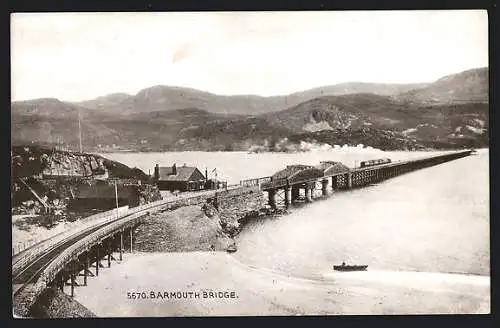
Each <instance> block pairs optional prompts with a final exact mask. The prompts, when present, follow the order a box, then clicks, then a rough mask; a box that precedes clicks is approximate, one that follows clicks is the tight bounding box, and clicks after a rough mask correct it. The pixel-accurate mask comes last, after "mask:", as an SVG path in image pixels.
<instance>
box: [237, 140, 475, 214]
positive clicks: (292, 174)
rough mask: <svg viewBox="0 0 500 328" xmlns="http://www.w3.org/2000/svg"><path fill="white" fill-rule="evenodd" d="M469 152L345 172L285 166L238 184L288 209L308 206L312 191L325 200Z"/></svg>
mask: <svg viewBox="0 0 500 328" xmlns="http://www.w3.org/2000/svg"><path fill="white" fill-rule="evenodd" d="M472 152H473V150H466V151H460V152H453V153H447V154H441V155H435V156H431V157H423V158H418V159H411V160H405V161H396V162H391V163H387V164H380V165H374V166H367V167H359V168H349V167H347V166H346V165H344V164H342V163H340V162H334V161H323V162H320V163H319V164H318V165H316V166H312V165H289V166H287V167H286V168H285V169H283V170H281V171H279V172H276V173H275V174H274V175H272V176H270V177H265V178H258V179H251V180H245V181H242V183H243V184H257V185H259V186H260V188H261V190H262V191H264V192H266V193H267V197H268V204H269V205H270V206H271V207H272V208H277V207H279V206H280V205H281V206H284V207H288V206H290V205H291V204H294V203H295V202H297V201H299V200H305V201H306V202H311V201H312V200H313V198H314V197H315V194H316V193H315V191H316V190H321V196H327V195H329V194H330V192H335V191H338V190H347V189H353V188H359V187H363V186H367V185H370V184H374V183H377V182H380V181H383V180H386V179H389V178H392V177H395V176H398V175H401V174H404V173H408V172H411V171H415V170H419V169H423V168H426V167H430V166H434V165H438V164H441V163H444V162H448V161H452V160H454V159H458V158H462V157H465V156H469V155H470V154H471V153H472Z"/></svg>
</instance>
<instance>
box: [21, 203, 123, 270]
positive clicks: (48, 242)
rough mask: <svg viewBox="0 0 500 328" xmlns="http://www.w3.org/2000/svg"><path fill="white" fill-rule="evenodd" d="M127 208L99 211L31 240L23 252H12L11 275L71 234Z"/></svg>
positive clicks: (121, 213) (110, 218)
mask: <svg viewBox="0 0 500 328" xmlns="http://www.w3.org/2000/svg"><path fill="white" fill-rule="evenodd" d="M128 210H129V208H128V206H123V207H120V208H118V209H113V210H110V211H106V212H101V213H97V214H94V215H91V216H89V217H87V218H85V219H84V220H85V222H84V223H83V224H81V225H78V226H75V227H72V228H71V229H68V230H66V231H63V232H60V233H59V234H57V235H55V236H52V237H50V238H49V239H45V240H43V241H41V242H40V241H39V242H38V244H35V243H34V242H33V244H32V245H31V246H28V247H27V248H26V249H25V253H23V254H19V253H20V252H17V253H16V254H13V258H12V274H13V275H15V274H17V272H18V271H19V270H20V269H21V268H23V267H24V266H25V265H26V264H27V263H29V262H30V261H31V260H33V259H34V258H36V257H37V256H39V255H41V254H43V253H44V252H46V251H47V250H49V249H51V248H52V247H54V246H56V245H57V244H59V243H61V242H64V240H66V239H67V238H69V237H71V236H73V235H74V234H76V233H80V232H83V231H86V230H88V229H90V228H92V227H93V226H95V225H96V224H102V223H104V222H106V221H108V220H114V219H117V218H119V217H120V216H122V215H123V214H125V213H127V212H128ZM26 245H27V244H26ZM13 251H14V250H13ZM17 254H19V255H17ZM16 255H17V256H16Z"/></svg>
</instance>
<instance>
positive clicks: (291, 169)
mask: <svg viewBox="0 0 500 328" xmlns="http://www.w3.org/2000/svg"><path fill="white" fill-rule="evenodd" d="M309 168H312V166H310V165H301V164H297V165H287V167H286V168H284V169H283V170H281V171H278V172H276V173H274V174H273V175H272V177H271V178H272V179H273V180H278V179H286V178H291V177H292V176H293V175H295V174H296V173H298V172H300V171H303V170H305V169H309Z"/></svg>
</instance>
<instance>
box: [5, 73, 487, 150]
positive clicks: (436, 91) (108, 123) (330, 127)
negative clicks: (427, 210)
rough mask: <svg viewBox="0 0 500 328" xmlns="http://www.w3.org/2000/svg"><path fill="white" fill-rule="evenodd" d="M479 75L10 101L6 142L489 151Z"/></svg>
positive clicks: (146, 147)
mask: <svg viewBox="0 0 500 328" xmlns="http://www.w3.org/2000/svg"><path fill="white" fill-rule="evenodd" d="M488 74H489V71H488V68H476V69H471V70H467V71H464V72H460V73H457V74H452V75H448V76H445V77H442V78H440V79H438V80H437V81H435V82H433V83H419V84H376V83H356V82H351V83H342V84H337V85H332V86H325V87H320V88H314V89H310V90H306V91H302V92H297V93H293V94H290V95H283V96H272V97H260V96H255V95H247V96H245V95H235V96H223V95H215V94H212V93H209V92H204V91H200V90H195V89H190V88H181V87H170V86H153V87H150V88H146V89H143V90H141V91H140V92H138V93H137V94H136V95H129V94H125V93H114V94H110V95H105V96H102V97H98V98H96V99H92V100H88V101H82V102H65V101H60V100H58V99H55V98H44V99H33V100H27V101H17V102H13V103H12V104H11V126H12V134H11V136H12V143H13V144H14V145H15V144H26V143H36V144H41V145H48V146H54V145H57V144H59V145H61V144H63V145H65V146H67V147H68V148H72V149H76V148H77V147H76V146H77V145H78V137H79V135H78V115H80V118H81V130H82V141H83V144H84V147H85V150H87V151H112V150H125V149H126V150H135V151H166V150H247V149H249V148H250V147H252V146H255V145H267V146H266V147H270V148H269V149H270V150H273V147H272V145H274V144H275V143H276V142H279V141H280V140H287V141H288V142H291V143H293V142H295V143H296V142H300V141H310V142H315V141H316V142H325V143H329V144H340V145H342V144H352V145H356V144H358V143H362V144H364V145H368V146H372V147H377V148H382V149H416V148H460V147H484V146H487V145H488V89H489V88H488Z"/></svg>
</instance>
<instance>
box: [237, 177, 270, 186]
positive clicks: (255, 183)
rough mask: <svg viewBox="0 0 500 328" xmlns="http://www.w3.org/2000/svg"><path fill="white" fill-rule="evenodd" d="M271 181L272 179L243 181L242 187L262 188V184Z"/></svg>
mask: <svg viewBox="0 0 500 328" xmlns="http://www.w3.org/2000/svg"><path fill="white" fill-rule="evenodd" d="M269 181H271V177H262V178H255V179H247V180H241V181H240V186H243V187H253V186H260V185H261V184H263V183H266V182H269Z"/></svg>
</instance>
